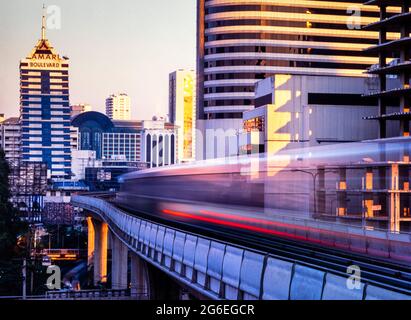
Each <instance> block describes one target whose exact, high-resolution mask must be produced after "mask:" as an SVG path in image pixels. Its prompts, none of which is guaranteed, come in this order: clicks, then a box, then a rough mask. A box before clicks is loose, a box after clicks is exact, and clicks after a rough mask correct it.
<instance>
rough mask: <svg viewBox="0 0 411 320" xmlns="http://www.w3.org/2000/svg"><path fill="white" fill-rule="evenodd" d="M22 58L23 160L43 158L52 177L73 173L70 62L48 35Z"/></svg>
mask: <svg viewBox="0 0 411 320" xmlns="http://www.w3.org/2000/svg"><path fill="white" fill-rule="evenodd" d="M42 20H43V21H42V30H41V39H40V40H39V41H38V42H37V44H36V46H35V47H34V49H33V50H32V51H31V53H30V54H29V55H28V56H27V57H26V58H25V59H23V60H21V61H20V123H21V146H22V150H21V151H22V152H21V155H22V160H23V161H29V162H43V163H46V164H47V169H48V171H49V174H50V176H51V178H53V179H67V178H70V176H71V149H70V104H69V62H68V58H66V57H60V55H59V54H58V53H57V52H56V50H55V49H54V48H53V47H52V45H51V44H50V42H49V41H48V40H47V39H46V33H45V30H46V27H45V16H44V15H43V19H42Z"/></svg>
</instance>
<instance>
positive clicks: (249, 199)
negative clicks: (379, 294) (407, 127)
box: [115, 138, 411, 263]
mask: <svg viewBox="0 0 411 320" xmlns="http://www.w3.org/2000/svg"><path fill="white" fill-rule="evenodd" d="M410 154H411V139H409V138H396V139H386V140H379V141H365V142H360V143H348V144H341V145H328V146H321V147H313V148H306V149H294V150H285V151H282V152H279V153H277V154H275V155H268V154H257V155H248V156H239V157H234V158H226V159H217V160H210V161H208V160H207V161H200V162H195V163H192V164H184V165H174V166H171V167H165V168H164V167H163V168H154V169H149V170H144V171H137V172H133V173H129V174H126V175H124V176H122V177H121V178H120V182H121V188H120V191H119V192H118V194H117V197H116V200H115V201H116V202H117V204H118V205H119V206H121V207H123V208H126V209H127V210H129V211H132V212H136V213H141V214H150V215H156V216H158V217H160V218H163V219H167V220H170V219H172V220H175V221H180V222H181V221H184V222H185V223H186V224H187V223H190V224H192V225H193V226H195V225H196V224H201V225H204V224H206V225H209V226H210V225H211V226H212V227H214V228H217V227H224V229H225V230H228V231H227V232H229V230H236V231H237V232H238V230H241V231H243V232H244V233H247V232H248V233H253V234H254V235H255V234H256V233H257V234H258V233H260V234H261V235H262V236H265V237H267V236H277V237H282V238H288V239H292V240H297V241H304V242H310V243H316V244H320V245H323V246H328V247H329V246H331V247H335V248H339V249H344V250H350V251H356V252H360V253H366V254H370V255H373V256H379V257H384V258H390V259H397V260H401V261H406V262H407V263H411V243H410V241H411V236H410V237H408V238H407V237H405V238H404V237H402V238H401V237H399V236H397V234H399V233H401V235H407V233H408V232H409V231H410V222H411V216H410V206H411V205H410V204H411V202H410V199H411V197H410V195H411V191H410V189H409V182H410V180H411V179H410V177H411V170H410V169H411V165H410V158H409V155H410ZM404 239H408V240H404Z"/></svg>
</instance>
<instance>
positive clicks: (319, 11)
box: [205, 0, 392, 18]
mask: <svg viewBox="0 0 411 320" xmlns="http://www.w3.org/2000/svg"><path fill="white" fill-rule="evenodd" d="M344 2H348V3H349V2H351V3H353V4H355V3H361V4H362V3H363V2H364V1H362V0H360V1H345V0H344ZM347 9H348V8H347ZM347 9H321V8H316V7H315V6H310V7H305V8H295V7H294V8H293V7H289V6H279V5H276V6H272V5H244V4H240V5H231V6H220V7H219V6H214V7H210V8H206V9H205V14H206V15H208V14H214V13H222V12H238V11H260V12H289V13H290V14H292V13H297V12H306V11H307V10H309V11H310V12H311V13H315V14H332V15H341V16H348V15H349V13H347ZM390 15H392V14H390ZM361 16H363V17H375V18H376V17H378V16H379V13H378V12H370V11H364V10H362V11H361Z"/></svg>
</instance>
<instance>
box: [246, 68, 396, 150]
mask: <svg viewBox="0 0 411 320" xmlns="http://www.w3.org/2000/svg"><path fill="white" fill-rule="evenodd" d="M366 82H367V79H366V78H360V77H332V76H307V75H276V76H274V77H271V78H267V79H265V80H262V81H260V82H258V83H257V85H256V95H255V101H256V108H255V109H253V110H250V111H247V112H245V113H244V116H243V129H242V131H241V133H240V135H239V138H240V150H241V151H240V153H256V152H268V153H275V152H278V151H280V150H283V149H287V148H297V147H309V146H317V145H323V144H334V143H345V142H356V141H362V140H368V139H375V138H377V137H378V125H377V123H373V122H370V121H366V120H364V119H363V118H364V117H365V116H367V115H370V114H378V101H377V99H375V98H364V97H362V95H363V94H364V90H366V88H367V86H366ZM392 85H394V84H392ZM390 130H391V131H394V130H395V127H390Z"/></svg>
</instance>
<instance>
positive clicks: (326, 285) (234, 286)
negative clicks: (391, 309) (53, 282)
mask: <svg viewBox="0 0 411 320" xmlns="http://www.w3.org/2000/svg"><path fill="white" fill-rule="evenodd" d="M72 202H73V204H74V205H75V206H79V207H81V208H84V209H86V210H90V211H91V212H94V213H95V214H98V215H99V216H100V217H101V218H102V219H103V220H105V221H106V222H107V223H108V224H109V226H110V229H111V230H112V232H113V233H114V234H115V235H116V236H117V237H118V238H119V239H121V240H122V241H123V242H124V243H125V244H126V245H127V246H128V248H129V249H130V250H131V251H133V252H135V253H136V254H138V255H139V256H140V257H141V258H143V259H145V260H146V261H148V262H149V263H151V264H152V265H154V266H156V267H157V268H159V269H161V270H162V271H164V272H165V273H167V274H169V275H170V276H172V277H174V278H176V279H177V280H179V281H180V282H182V283H183V284H185V285H187V286H189V287H191V288H192V289H193V290H197V291H198V292H200V293H202V294H204V295H205V296H207V297H209V298H211V299H269V300H272V299H291V300H301V299H310V300H321V299H323V300H330V299H342V300H344V299H355V300H362V299H410V298H411V292H405V291H402V293H399V292H397V291H395V290H390V289H387V288H386V287H385V288H384V286H378V285H375V284H370V283H368V282H367V283H366V282H359V286H358V287H357V288H355V289H350V287H349V286H348V285H347V280H348V275H344V274H338V273H335V272H332V270H324V269H323V270H321V269H317V268H315V266H310V265H307V264H302V263H301V262H296V261H290V260H287V259H280V258H279V257H277V256H274V255H271V254H267V253H264V252H258V251H255V250H250V249H247V248H242V247H239V246H235V245H232V244H229V243H224V242H221V241H218V240H215V239H210V238H207V237H202V236H198V235H194V234H190V233H187V232H182V231H181V230H178V229H175V228H170V227H168V226H164V225H161V224H158V223H152V222H150V221H147V220H144V219H140V218H137V217H134V216H131V215H129V214H127V213H125V212H123V211H121V210H120V209H118V208H116V207H115V206H113V205H111V204H109V203H107V202H105V201H103V200H101V199H97V198H91V197H83V196H75V197H73V199H72Z"/></svg>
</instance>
